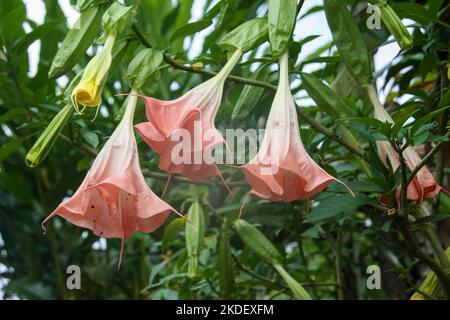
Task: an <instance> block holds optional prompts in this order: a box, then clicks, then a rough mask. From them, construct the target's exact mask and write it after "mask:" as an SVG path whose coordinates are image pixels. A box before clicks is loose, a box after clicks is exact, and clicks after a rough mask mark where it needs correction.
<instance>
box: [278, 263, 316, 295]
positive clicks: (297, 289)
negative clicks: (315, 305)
mask: <svg viewBox="0 0 450 320" xmlns="http://www.w3.org/2000/svg"><path fill="white" fill-rule="evenodd" d="M273 268H274V269H275V270H277V272H278V273H279V274H280V276H281V277H282V278H283V280H284V281H285V282H286V284H287V285H288V287H289V289H291V291H292V293H293V295H294V297H295V298H296V299H298V300H311V296H310V295H309V294H308V292H306V290H305V289H304V288H303V287H302V285H301V284H300V283H298V282H297V281H296V280H295V279H294V278H292V277H291V275H290V274H289V273H287V271H286V270H285V269H284V268H283V266H282V265H281V264H275V265H273Z"/></svg>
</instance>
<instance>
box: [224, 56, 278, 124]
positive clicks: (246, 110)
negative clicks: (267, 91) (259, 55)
mask: <svg viewBox="0 0 450 320" xmlns="http://www.w3.org/2000/svg"><path fill="white" fill-rule="evenodd" d="M269 72H270V70H269V69H268V68H266V67H265V65H263V66H261V67H260V68H259V69H258V70H257V71H256V72H254V73H252V75H251V76H250V79H253V80H258V81H266V80H267V76H268V74H269ZM263 94H264V88H260V87H256V86H251V85H245V86H244V89H242V91H241V94H240V95H239V98H238V100H237V101H236V104H235V106H234V109H233V113H232V114H231V120H233V121H239V120H242V119H244V118H245V117H247V116H248V115H249V114H250V112H252V111H253V109H254V108H255V106H256V104H257V103H258V101H259V100H260V99H261V97H262V95H263Z"/></svg>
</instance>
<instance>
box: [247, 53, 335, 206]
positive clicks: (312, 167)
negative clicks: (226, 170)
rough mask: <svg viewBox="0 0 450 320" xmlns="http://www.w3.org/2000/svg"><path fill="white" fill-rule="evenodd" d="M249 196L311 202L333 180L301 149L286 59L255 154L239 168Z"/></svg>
mask: <svg viewBox="0 0 450 320" xmlns="http://www.w3.org/2000/svg"><path fill="white" fill-rule="evenodd" d="M242 169H243V170H244V173H245V175H246V177H247V180H248V182H249V183H250V185H251V187H252V193H253V194H255V195H256V196H258V197H260V198H263V199H268V200H272V201H285V202H290V201H294V200H301V199H305V198H310V197H312V196H314V195H316V194H317V193H319V192H321V191H322V190H324V189H325V188H327V187H328V186H329V185H330V183H331V182H332V181H337V182H340V181H339V180H337V179H336V178H334V177H333V176H331V175H329V174H328V173H327V172H326V171H325V170H323V169H322V168H321V167H320V166H318V165H317V164H316V163H315V162H314V160H313V159H311V157H310V156H309V155H308V153H307V152H306V150H305V148H304V147H303V144H302V141H301V138H300V130H299V126H298V120H297V112H296V109H295V102H294V98H293V97H292V94H291V91H290V90H289V77H288V55H287V53H284V54H283V55H282V56H281V58H280V80H279V84H278V90H277V92H276V94H275V98H274V100H273V103H272V107H271V110H270V114H269V117H268V119H267V124H266V131H265V134H264V137H263V140H262V143H261V147H260V149H259V151H258V154H257V155H256V156H255V157H254V158H253V159H252V160H250V162H249V163H248V164H246V165H244V166H243V167H242Z"/></svg>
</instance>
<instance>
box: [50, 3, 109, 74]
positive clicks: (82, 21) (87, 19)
mask: <svg viewBox="0 0 450 320" xmlns="http://www.w3.org/2000/svg"><path fill="white" fill-rule="evenodd" d="M102 14H103V7H102V6H95V7H90V8H89V9H87V10H86V11H83V12H82V13H81V15H80V17H79V18H78V21H77V22H75V25H74V27H73V28H72V29H71V30H69V32H68V33H67V35H66V38H65V39H64V41H63V43H62V44H61V46H60V47H59V49H58V52H56V55H55V57H54V58H53V62H52V65H51V67H50V71H49V73H48V76H49V78H57V77H59V76H62V75H63V74H65V73H67V72H68V71H70V70H72V68H73V66H74V65H75V64H77V63H78V61H79V60H80V59H81V57H82V56H83V55H84V54H85V52H86V50H87V48H89V46H90V45H91V43H92V42H93V41H94V39H95V37H97V35H98V32H99V31H100V26H101V21H102Z"/></svg>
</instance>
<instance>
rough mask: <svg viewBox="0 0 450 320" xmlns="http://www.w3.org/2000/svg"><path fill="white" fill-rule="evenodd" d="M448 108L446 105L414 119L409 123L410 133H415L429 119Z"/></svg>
mask: <svg viewBox="0 0 450 320" xmlns="http://www.w3.org/2000/svg"><path fill="white" fill-rule="evenodd" d="M448 108H450V106H446V107H443V108H440V109H437V110H434V111H432V112H429V113H427V114H426V115H425V116H423V117H421V118H419V119H417V120H416V121H414V122H413V123H412V124H410V125H412V128H411V133H412V134H415V133H416V132H417V131H419V130H420V128H421V127H422V126H424V125H425V124H426V123H427V122H429V121H430V120H431V119H433V118H435V117H436V116H438V115H439V114H441V113H442V112H444V111H445V110H447V109H448Z"/></svg>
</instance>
